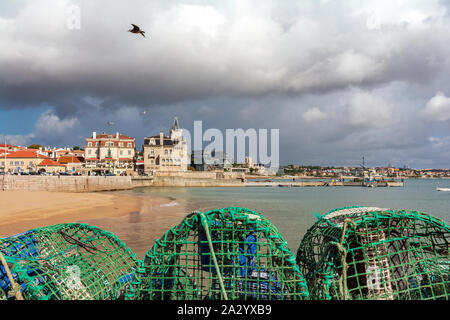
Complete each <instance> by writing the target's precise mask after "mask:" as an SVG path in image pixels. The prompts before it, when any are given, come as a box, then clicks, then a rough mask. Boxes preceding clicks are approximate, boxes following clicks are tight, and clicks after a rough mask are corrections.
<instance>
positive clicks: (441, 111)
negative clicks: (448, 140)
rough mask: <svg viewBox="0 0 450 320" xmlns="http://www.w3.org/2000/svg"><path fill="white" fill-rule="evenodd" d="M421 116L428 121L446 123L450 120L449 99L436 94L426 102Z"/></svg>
mask: <svg viewBox="0 0 450 320" xmlns="http://www.w3.org/2000/svg"><path fill="white" fill-rule="evenodd" d="M422 115H423V116H424V117H425V118H426V119H428V120H434V121H447V120H450V98H448V97H447V96H446V95H445V94H444V93H442V92H438V93H436V95H435V96H434V97H433V98H431V99H430V101H428V103H427V105H426V107H425V109H424V110H423V111H422Z"/></svg>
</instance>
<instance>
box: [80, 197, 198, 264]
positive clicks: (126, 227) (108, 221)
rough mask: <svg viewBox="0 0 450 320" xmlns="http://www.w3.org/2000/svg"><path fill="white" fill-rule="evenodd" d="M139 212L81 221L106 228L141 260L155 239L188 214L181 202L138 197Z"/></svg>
mask: <svg viewBox="0 0 450 320" xmlns="http://www.w3.org/2000/svg"><path fill="white" fill-rule="evenodd" d="M136 197H137V198H141V208H140V210H139V211H134V212H131V213H129V214H127V215H123V216H120V217H111V218H100V219H87V220H82V221H80V222H82V223H87V224H90V225H94V226H97V227H99V228H102V229H105V230H108V231H110V232H112V233H114V234H115V235H117V236H118V237H119V239H121V240H122V241H123V242H125V244H126V245H127V246H128V247H129V248H131V250H133V252H135V253H136V255H137V256H138V257H139V258H140V259H142V258H143V257H144V255H145V253H146V252H147V251H148V250H150V249H151V248H152V247H153V245H154V244H155V241H156V240H157V239H159V238H160V237H162V236H163V235H164V233H165V232H166V231H167V230H169V229H170V228H172V227H174V226H175V225H177V224H178V223H180V222H181V221H182V220H183V219H184V217H185V216H186V215H187V214H188V213H189V211H188V210H187V209H186V205H185V204H184V202H182V201H179V200H175V201H171V200H169V199H166V198H159V199H158V201H155V199H154V198H151V197H148V196H147V197H141V196H136Z"/></svg>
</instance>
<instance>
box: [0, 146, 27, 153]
mask: <svg viewBox="0 0 450 320" xmlns="http://www.w3.org/2000/svg"><path fill="white" fill-rule="evenodd" d="M24 149H26V148H25V147H20V146H14V145H12V144H6V143H4V144H0V154H4V153H10V152H16V151H20V150H24Z"/></svg>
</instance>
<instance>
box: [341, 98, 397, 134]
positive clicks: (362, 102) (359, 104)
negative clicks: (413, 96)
mask: <svg viewBox="0 0 450 320" xmlns="http://www.w3.org/2000/svg"><path fill="white" fill-rule="evenodd" d="M348 111H349V122H350V123H351V124H353V125H364V126H367V127H368V128H374V127H376V128H383V127H387V126H390V125H392V124H395V123H397V122H398V121H399V118H398V115H397V114H396V113H395V110H394V106H393V104H392V103H390V102H388V101H386V100H384V99H383V98H381V97H378V96H376V95H374V94H372V93H369V92H363V91H358V92H355V93H354V94H352V96H351V97H350V105H349V110H348Z"/></svg>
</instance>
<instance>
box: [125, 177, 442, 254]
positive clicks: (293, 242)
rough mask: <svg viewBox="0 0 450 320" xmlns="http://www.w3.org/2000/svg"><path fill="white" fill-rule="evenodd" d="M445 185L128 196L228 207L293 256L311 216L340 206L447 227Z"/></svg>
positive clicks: (142, 191) (155, 190) (170, 190)
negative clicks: (278, 237) (278, 239)
mask: <svg viewBox="0 0 450 320" xmlns="http://www.w3.org/2000/svg"><path fill="white" fill-rule="evenodd" d="M437 186H439V187H443V188H450V180H449V179H428V180H425V179H420V180H419V179H409V180H405V185H404V187H392V188H381V187H380V188H367V187H283V188H281V187H238V188H217V187H214V188H178V187H167V188H159V187H150V188H138V189H134V190H132V191H121V192H119V193H132V194H137V195H140V196H144V197H145V196H146V195H147V194H148V196H157V197H164V198H168V199H170V200H172V202H171V203H172V205H176V202H177V201H180V202H181V201H182V202H183V203H184V204H185V205H184V208H185V210H186V211H187V212H186V214H187V213H189V211H193V210H201V211H207V210H212V209H218V208H223V207H229V206H236V207H245V208H249V209H251V210H254V211H257V212H259V213H261V214H263V216H264V217H266V218H268V219H269V220H270V221H272V223H273V224H274V225H275V226H276V227H277V228H278V230H279V231H280V233H281V234H282V236H283V238H284V239H285V240H286V241H287V243H288V246H289V248H290V249H291V250H292V251H293V252H294V253H295V252H296V250H297V248H298V246H299V244H300V241H301V239H302V237H303V235H304V234H305V233H306V231H307V230H308V228H310V227H311V226H312V225H313V223H314V222H315V221H316V220H317V214H320V215H323V214H325V213H326V212H328V211H330V210H332V209H335V208H341V207H345V206H374V207H380V208H391V209H407V210H417V211H422V212H426V213H429V214H431V215H434V216H436V217H438V218H440V219H442V220H444V221H446V222H447V223H449V222H450V210H449V208H450V192H438V191H436V187H437Z"/></svg>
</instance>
